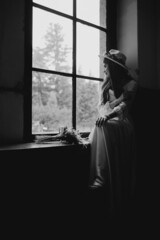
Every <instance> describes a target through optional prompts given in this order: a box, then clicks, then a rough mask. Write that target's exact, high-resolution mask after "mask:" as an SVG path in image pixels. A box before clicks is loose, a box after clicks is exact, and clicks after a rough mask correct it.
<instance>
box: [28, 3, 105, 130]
mask: <svg viewBox="0 0 160 240" xmlns="http://www.w3.org/2000/svg"><path fill="white" fill-rule="evenodd" d="M32 22H33V23H32V26H33V27H32V134H41V133H43V134H44V133H57V132H58V131H59V128H61V127H65V126H67V127H69V128H72V127H73V128H75V129H77V130H79V131H80V132H90V130H91V128H92V127H93V125H94V123H95V120H96V118H97V115H98V112H97V105H98V101H99V85H100V82H101V80H102V78H103V72H102V66H101V65H102V63H101V59H100V58H99V54H102V53H103V52H104V51H105V49H106V1H105V0H34V1H33V2H32Z"/></svg>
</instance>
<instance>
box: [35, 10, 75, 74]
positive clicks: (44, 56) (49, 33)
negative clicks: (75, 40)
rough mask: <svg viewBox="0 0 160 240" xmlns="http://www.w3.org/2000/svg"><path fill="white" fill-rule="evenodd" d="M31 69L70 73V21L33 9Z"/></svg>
mask: <svg viewBox="0 0 160 240" xmlns="http://www.w3.org/2000/svg"><path fill="white" fill-rule="evenodd" d="M33 67H37V68H43V69H49V70H55V71H60V72H71V71H72V21H71V20H69V19H66V18H64V17H60V16H57V15H55V14H52V13H49V12H46V11H43V10H40V9H37V8H33Z"/></svg>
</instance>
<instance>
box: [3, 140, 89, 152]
mask: <svg viewBox="0 0 160 240" xmlns="http://www.w3.org/2000/svg"><path fill="white" fill-rule="evenodd" d="M89 145H90V144H89V142H86V143H85V145H83V144H68V143H64V142H60V141H54V142H46V143H35V142H31V143H18V144H10V145H5V146H0V151H13V150H31V149H42V148H73V147H74V148H75V147H76V148H77V147H78V148H84V149H86V148H88V147H89Z"/></svg>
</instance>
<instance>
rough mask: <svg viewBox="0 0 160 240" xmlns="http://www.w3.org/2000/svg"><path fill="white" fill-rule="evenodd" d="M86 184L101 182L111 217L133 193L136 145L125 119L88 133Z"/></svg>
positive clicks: (129, 124)
mask: <svg viewBox="0 0 160 240" xmlns="http://www.w3.org/2000/svg"><path fill="white" fill-rule="evenodd" d="M89 140H90V143H91V159H90V161H91V162H90V178H89V185H90V186H92V184H93V183H94V181H95V180H98V181H99V182H101V183H102V186H103V187H104V189H106V191H107V194H108V198H109V199H110V201H109V204H110V206H108V207H109V208H110V211H111V214H114V213H115V212H118V213H119V214H121V213H122V212H123V209H124V208H126V205H127V204H128V201H129V199H130V198H131V197H132V195H133V194H134V190H135V167H136V165H135V164H136V144H135V133H134V127H133V125H132V123H131V121H130V120H129V119H128V118H127V117H126V118H124V119H123V120H119V119H111V120H109V121H107V122H106V123H105V124H104V125H103V126H102V127H98V126H95V127H94V128H93V130H92V131H91V133H90V136H89Z"/></svg>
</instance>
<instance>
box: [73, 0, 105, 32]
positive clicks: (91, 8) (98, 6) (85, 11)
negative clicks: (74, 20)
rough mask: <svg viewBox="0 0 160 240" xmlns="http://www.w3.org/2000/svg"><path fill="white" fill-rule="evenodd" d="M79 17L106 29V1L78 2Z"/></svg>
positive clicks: (81, 0) (84, 0)
mask: <svg viewBox="0 0 160 240" xmlns="http://www.w3.org/2000/svg"><path fill="white" fill-rule="evenodd" d="M77 17H78V18H81V19H83V20H85V21H88V22H91V23H94V24H96V25H99V26H101V27H104V28H106V0H77Z"/></svg>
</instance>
